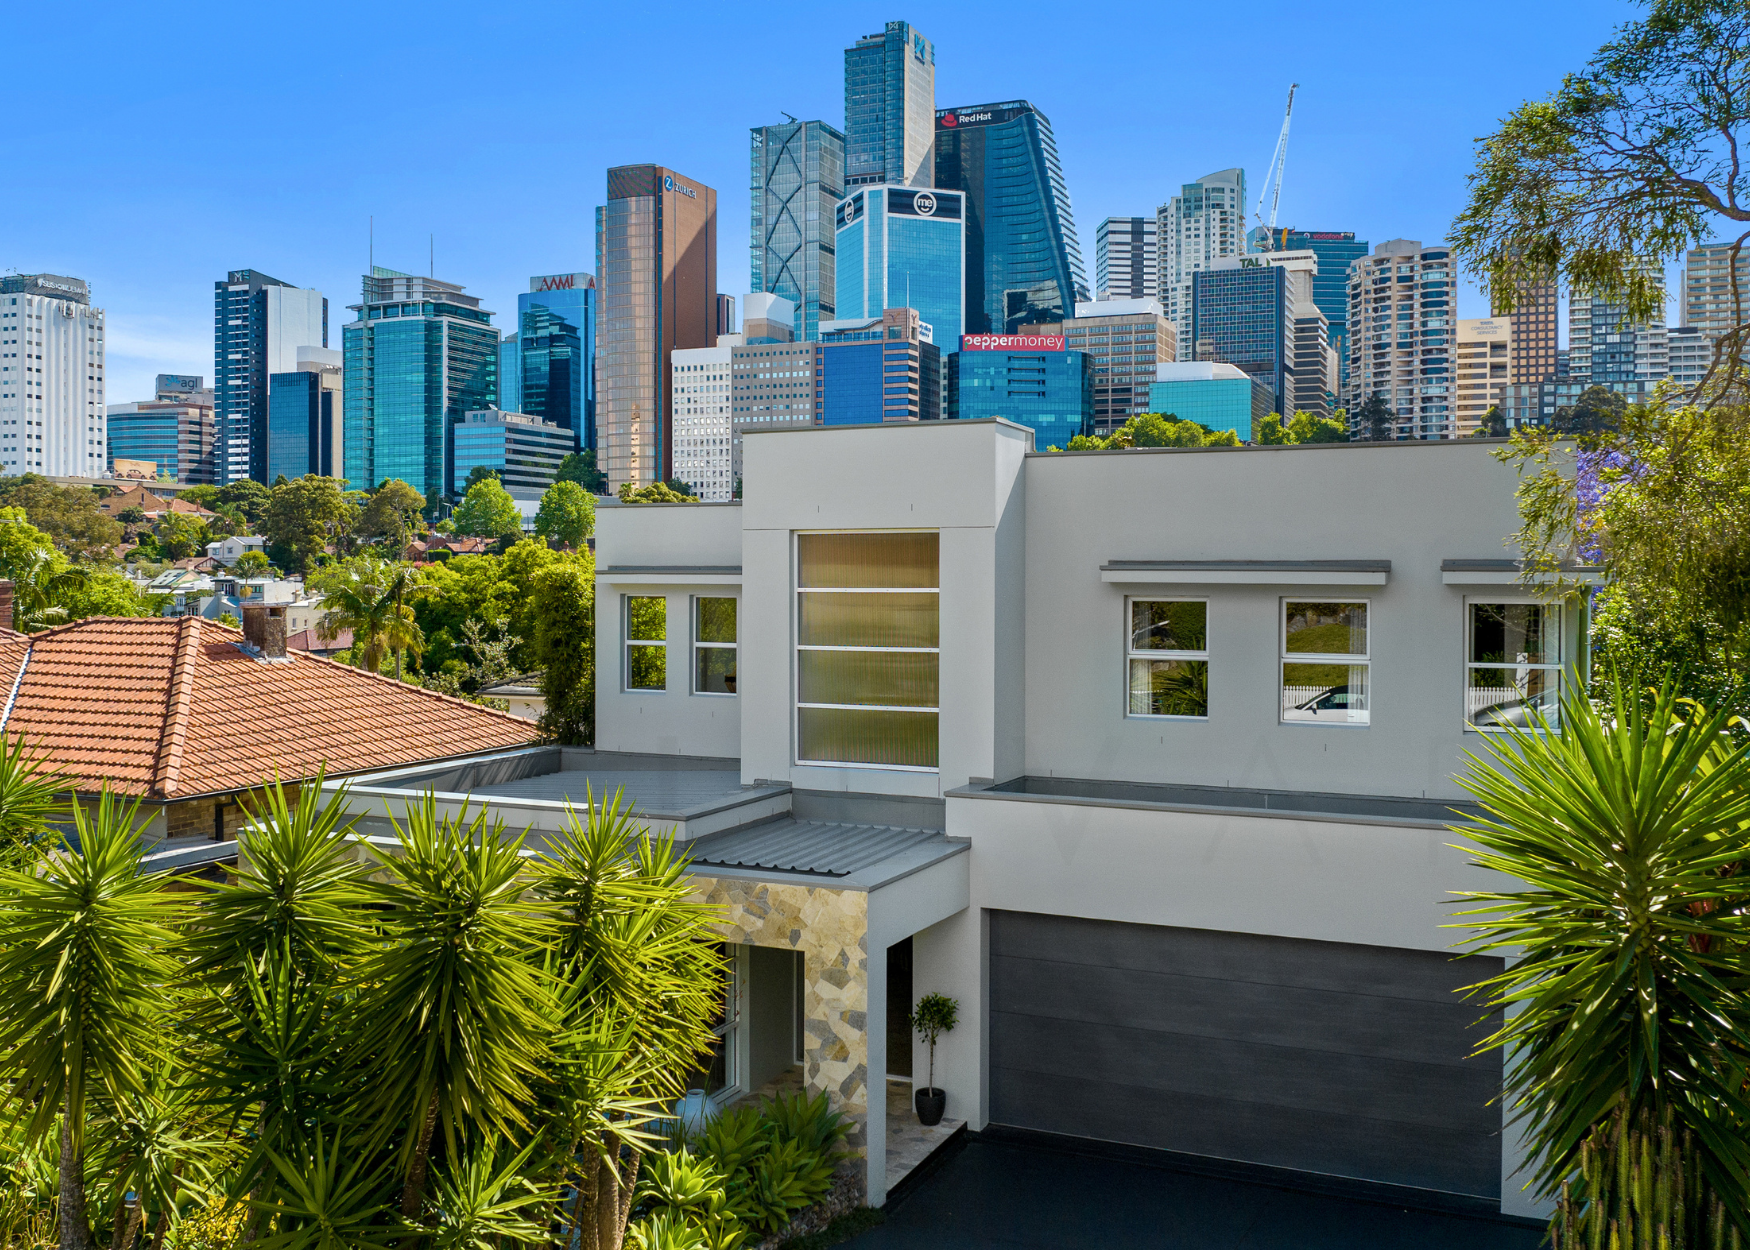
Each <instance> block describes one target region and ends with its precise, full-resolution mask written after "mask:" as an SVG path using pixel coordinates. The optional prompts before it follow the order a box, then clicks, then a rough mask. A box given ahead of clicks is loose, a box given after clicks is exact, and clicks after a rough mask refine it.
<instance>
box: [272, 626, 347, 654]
mask: <svg viewBox="0 0 1750 1250" xmlns="http://www.w3.org/2000/svg"><path fill="white" fill-rule="evenodd" d="M286 650H287V651H303V652H306V653H307V654H310V655H320V656H324V657H327V656H333V655H338V654H339V653H340V652H342V651H350V650H352V630H350V629H343V630H341V631H340V632H339V633H338V634H336V635H335V636H334V637H333V638H324V637H323V636H322V631H321V630H319V629H301V630H299V631H298V632H297V633H295V634H287V635H286Z"/></svg>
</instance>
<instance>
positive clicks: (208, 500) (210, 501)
mask: <svg viewBox="0 0 1750 1250" xmlns="http://www.w3.org/2000/svg"><path fill="white" fill-rule="evenodd" d="M176 497H177V498H178V499H180V500H182V501H183V502H184V503H192V504H194V505H195V506H196V507H200V508H205V509H206V510H207V511H208V512H217V511H218V510H219V488H218V487H217V486H184V487H183V488H182V489H181V490H179V491H177V492H176Z"/></svg>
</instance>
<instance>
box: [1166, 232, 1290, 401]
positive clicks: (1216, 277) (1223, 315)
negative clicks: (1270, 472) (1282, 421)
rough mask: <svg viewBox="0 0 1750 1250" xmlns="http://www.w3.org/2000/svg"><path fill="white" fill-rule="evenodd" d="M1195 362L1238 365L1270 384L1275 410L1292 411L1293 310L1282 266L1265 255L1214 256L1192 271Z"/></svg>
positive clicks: (1192, 319)
mask: <svg viewBox="0 0 1750 1250" xmlns="http://www.w3.org/2000/svg"><path fill="white" fill-rule="evenodd" d="M1191 292H1192V294H1191V334H1192V339H1191V342H1192V348H1193V351H1192V352H1189V353H1184V355H1186V356H1192V355H1193V353H1194V356H1195V359H1196V360H1198V361H1214V362H1216V363H1220V364H1230V365H1237V366H1238V367H1239V368H1240V369H1242V370H1244V371H1245V372H1246V373H1249V374H1251V375H1252V376H1253V377H1255V378H1257V379H1258V380H1259V381H1261V382H1263V383H1264V384H1265V385H1266V386H1267V387H1269V388H1270V394H1271V397H1272V402H1273V406H1274V409H1275V411H1277V412H1281V413H1291V412H1293V411H1294V389H1293V388H1294V311H1295V301H1294V297H1293V292H1292V291H1291V289H1290V274H1289V271H1288V269H1287V268H1286V267H1284V266H1281V265H1269V264H1265V263H1264V258H1263V257H1253V256H1244V257H1241V256H1233V257H1224V258H1218V259H1216V260H1214V261H1212V262H1211V263H1210V264H1209V266H1208V267H1206V268H1203V269H1198V270H1196V271H1194V272H1193V273H1192V275H1191Z"/></svg>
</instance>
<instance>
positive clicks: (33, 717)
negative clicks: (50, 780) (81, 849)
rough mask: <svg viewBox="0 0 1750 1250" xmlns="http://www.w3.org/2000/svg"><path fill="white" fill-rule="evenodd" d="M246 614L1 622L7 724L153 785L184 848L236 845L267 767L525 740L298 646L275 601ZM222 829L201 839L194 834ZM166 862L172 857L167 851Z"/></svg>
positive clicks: (422, 754) (91, 786)
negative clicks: (18, 625) (225, 618)
mask: <svg viewBox="0 0 1750 1250" xmlns="http://www.w3.org/2000/svg"><path fill="white" fill-rule="evenodd" d="M243 611H244V616H243V619H244V626H245V627H244V629H242V630H236V629H229V628H226V627H225V626H222V625H215V624H213V623H212V622H210V621H207V620H203V619H202V618H200V617H198V616H188V617H182V618H180V619H170V620H167V619H165V618H162V617H138V618H132V617H130V618H120V617H94V618H92V619H89V620H84V621H78V622H76V623H74V624H71V625H63V626H60V627H59V628H56V629H48V630H44V631H42V632H41V633H37V634H31V635H28V636H23V635H19V636H3V635H0V681H3V682H5V683H6V687H7V689H9V690H10V691H11V692H12V697H11V700H10V702H8V703H7V704H6V707H5V710H4V715H3V717H0V729H4V731H5V732H6V733H8V734H15V735H18V736H20V737H22V738H23V739H24V741H25V742H27V743H28V744H29V745H30V747H31V748H32V749H33V750H35V751H38V752H40V753H42V754H43V755H44V756H45V757H46V758H47V759H48V761H49V762H50V763H51V764H52V765H54V766H55V767H57V768H59V769H61V770H62V771H64V772H65V773H67V774H68V775H69V776H71V777H72V778H73V780H74V783H75V786H76V788H77V791H78V793H80V794H81V795H95V794H96V793H97V792H98V791H99V790H101V789H102V788H103V787H105V786H107V787H109V788H110V789H112V790H114V791H116V792H118V793H120V794H123V795H127V796H129V797H130V798H138V799H140V801H141V804H142V807H143V809H144V815H145V816H146V818H147V820H146V825H145V832H146V834H147V836H148V837H150V838H152V839H153V840H154V841H159V840H162V841H164V842H165V843H166V845H164V846H163V847H161V848H159V852H158V853H160V854H163V855H170V856H174V857H177V858H176V862H177V863H178V864H181V863H199V862H202V861H203V859H204V860H205V861H207V862H213V861H217V860H222V859H226V858H235V856H236V850H235V844H234V839H235V837H236V834H237V830H238V829H239V828H240V827H241V826H242V825H243V823H244V822H245V820H246V819H247V816H246V808H245V804H246V803H247V802H248V801H249V799H250V798H251V796H252V795H254V794H255V793H256V792H257V791H258V790H259V788H260V787H261V786H262V784H263V783H264V781H271V780H272V779H273V778H274V777H276V776H277V777H278V778H279V779H280V780H281V781H282V782H285V783H289V784H299V783H302V782H305V781H307V780H309V779H311V778H313V777H314V776H315V775H316V773H317V771H318V770H319V769H326V771H327V774H328V776H330V777H347V776H353V775H356V774H358V773H361V772H366V771H371V770H377V769H382V768H385V767H392V766H405V765H408V764H415V763H430V762H434V761H442V760H455V759H460V758H466V757H471V756H475V755H479V754H482V753H493V752H499V751H503V750H506V749H508V748H515V747H521V746H524V745H526V744H527V743H528V742H529V741H530V739H532V738H533V736H534V734H533V732H532V730H531V728H530V726H529V724H528V723H527V722H526V721H521V720H517V719H516V718H515V717H511V716H506V715H504V714H503V713H501V712H495V711H492V710H491V709H488V708H483V707H480V706H479V705H477V704H473V703H467V702H464V701H462V700H460V699H451V698H448V697H446V696H444V695H440V694H436V693H434V692H432V691H429V690H423V689H421V688H419V687H417V686H411V685H407V684H405V683H402V682H398V681H394V680H392V679H390V678H386V677H379V676H376V675H375V674H371V673H366V672H363V671H361V670H359V669H355V668H349V667H347V666H346V665H343V664H336V663H334V662H333V661H331V660H325V659H320V658H318V657H316V656H313V655H309V654H306V653H299V652H295V651H291V650H289V649H288V648H287V647H286V645H285V634H284V619H283V616H280V615H278V610H277V609H276V608H274V607H273V606H271V605H265V604H247V605H245V606H244V609H243ZM198 841H205V842H208V843H218V844H220V845H219V846H217V847H216V848H215V847H206V848H204V849H203V848H201V847H198V846H195V845H193V843H194V842H198ZM160 862H162V861H160Z"/></svg>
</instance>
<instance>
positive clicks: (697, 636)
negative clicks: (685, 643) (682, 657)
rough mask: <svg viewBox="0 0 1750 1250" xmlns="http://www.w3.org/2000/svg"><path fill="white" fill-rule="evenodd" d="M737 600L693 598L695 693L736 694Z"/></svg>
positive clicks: (710, 597) (713, 597)
mask: <svg viewBox="0 0 1750 1250" xmlns="http://www.w3.org/2000/svg"><path fill="white" fill-rule="evenodd" d="M735 630H736V601H735V600H734V599H733V598H729V597H727V596H724V597H719V596H716V595H695V596H694V597H693V693H694V694H734V693H736V689H735V661H736V651H737V648H736V633H735Z"/></svg>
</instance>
